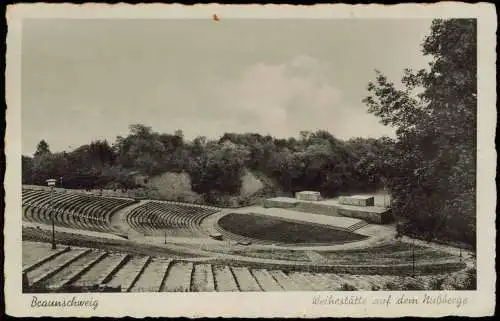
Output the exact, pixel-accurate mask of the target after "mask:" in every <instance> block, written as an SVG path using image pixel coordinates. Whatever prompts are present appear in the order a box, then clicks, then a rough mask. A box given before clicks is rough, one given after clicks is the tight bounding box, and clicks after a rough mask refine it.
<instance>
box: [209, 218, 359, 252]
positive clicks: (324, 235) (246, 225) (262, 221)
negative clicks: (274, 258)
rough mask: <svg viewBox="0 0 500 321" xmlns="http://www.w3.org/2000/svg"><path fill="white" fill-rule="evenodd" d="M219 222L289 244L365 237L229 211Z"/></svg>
mask: <svg viewBox="0 0 500 321" xmlns="http://www.w3.org/2000/svg"><path fill="white" fill-rule="evenodd" d="M218 224H219V225H220V226H221V227H222V228H223V229H225V230H226V231H229V232H231V233H234V234H237V235H242V236H245V237H250V238H254V239H260V240H266V241H269V242H276V243H288V244H304V243H305V244H314V243H321V244H339V243H347V242H354V241H360V240H363V239H365V238H366V237H365V236H363V235H359V234H356V233H351V232H347V231H343V230H340V229H335V228H332V227H328V226H321V225H318V224H311V223H308V222H291V221H287V220H283V219H279V218H276V217H270V216H266V215H257V214H237V213H231V214H228V215H226V216H224V217H222V218H221V219H220V220H219V221H218Z"/></svg>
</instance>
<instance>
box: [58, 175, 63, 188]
mask: <svg viewBox="0 0 500 321" xmlns="http://www.w3.org/2000/svg"><path fill="white" fill-rule="evenodd" d="M59 181H60V183H59V185H60V186H59V187H60V188H63V184H62V176H61V177H59Z"/></svg>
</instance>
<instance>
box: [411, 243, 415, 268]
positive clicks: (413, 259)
mask: <svg viewBox="0 0 500 321" xmlns="http://www.w3.org/2000/svg"><path fill="white" fill-rule="evenodd" d="M411 257H412V266H411V271H412V274H413V277H415V239H413V242H412V244H411Z"/></svg>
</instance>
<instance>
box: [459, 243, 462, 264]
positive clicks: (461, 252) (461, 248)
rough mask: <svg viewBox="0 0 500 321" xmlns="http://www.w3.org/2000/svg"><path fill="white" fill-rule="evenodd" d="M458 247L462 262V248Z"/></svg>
mask: <svg viewBox="0 0 500 321" xmlns="http://www.w3.org/2000/svg"><path fill="white" fill-rule="evenodd" d="M459 249H460V263H462V248H461V247H459Z"/></svg>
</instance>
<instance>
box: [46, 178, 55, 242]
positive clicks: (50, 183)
mask: <svg viewBox="0 0 500 321" xmlns="http://www.w3.org/2000/svg"><path fill="white" fill-rule="evenodd" d="M56 181H57V180H56V179H54V178H49V179H48V180H47V185H48V186H49V187H50V220H51V221H52V249H53V250H55V249H57V246H56V230H55V227H54V186H56Z"/></svg>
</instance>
